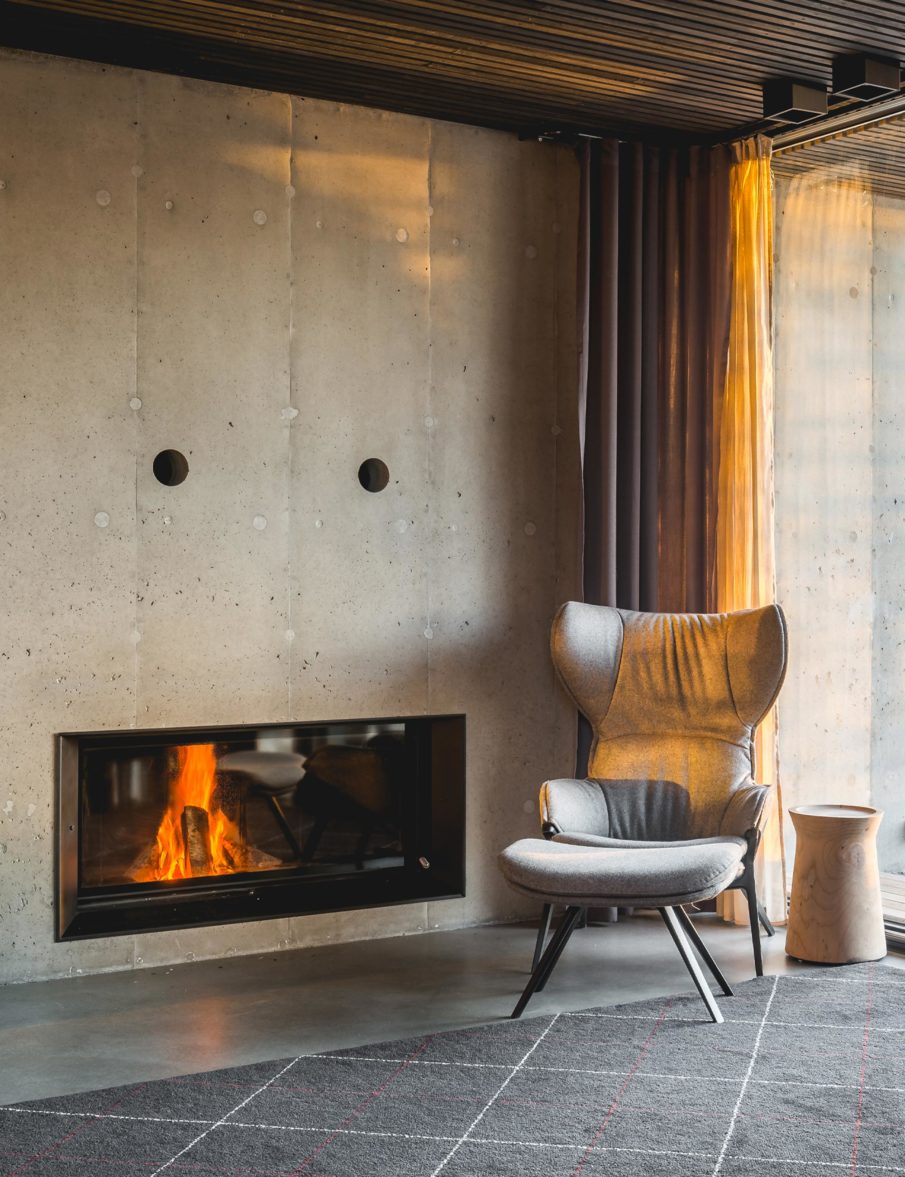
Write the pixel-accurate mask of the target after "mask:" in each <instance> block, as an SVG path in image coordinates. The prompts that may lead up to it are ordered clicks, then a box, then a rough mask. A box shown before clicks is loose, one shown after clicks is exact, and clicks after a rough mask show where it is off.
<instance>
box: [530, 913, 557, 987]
mask: <svg viewBox="0 0 905 1177" xmlns="http://www.w3.org/2000/svg"><path fill="white" fill-rule="evenodd" d="M552 919H553V904H552V903H545V904H544V906H543V908H542V909H541V913H540V927H539V928H538V929H537V941H536V942H535V945H534V959H533V960H532V961H531V971H532V973H533V972H534V970H535V969H536V968H537V965H538V962H539V961H540V958H541V953H542V952H543V951H544V944H545V943H546V940H547V934H548V932H549V931H550V921H551V920H552Z"/></svg>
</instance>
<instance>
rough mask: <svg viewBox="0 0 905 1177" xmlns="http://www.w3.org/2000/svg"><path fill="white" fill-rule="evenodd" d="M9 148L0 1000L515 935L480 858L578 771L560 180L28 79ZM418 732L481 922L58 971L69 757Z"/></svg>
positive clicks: (199, 91) (269, 98) (423, 145)
mask: <svg viewBox="0 0 905 1177" xmlns="http://www.w3.org/2000/svg"><path fill="white" fill-rule="evenodd" d="M0 119H2V125H3V136H2V139H0V179H2V180H5V181H6V187H5V188H2V189H0V262H2V266H3V271H4V283H3V284H2V285H0V310H2V314H0V345H2V353H3V358H4V368H3V370H2V373H0V381H2V388H0V395H2V401H0V457H2V459H3V474H2V477H0V500H2V501H0V510H2V512H3V517H2V518H0V545H2V551H3V553H4V561H3V569H2V573H0V575H2V577H3V591H4V606H5V608H4V614H3V617H2V619H0V633H2V641H0V698H2V702H3V708H4V711H3V714H4V724H5V731H4V736H5V741H6V743H7V745H8V746H9V747H10V748H12V749H13V752H12V753H10V754H8V755H7V757H6V760H5V762H4V768H3V771H2V774H0V922H2V936H0V979H6V980H20V979H27V978H34V977H48V976H59V975H65V974H66V973H68V972H70V971H91V970H97V969H105V968H123V967H134V966H140V965H150V964H153V965H162V964H166V963H168V962H171V961H178V960H186V959H196V958H197V959H200V958H202V957H216V956H222V955H228V954H231V953H235V952H258V951H261V952H271V951H275V950H278V949H280V948H282V947H285V946H287V945H298V944H314V943H323V942H327V941H332V940H341V939H353V938H358V937H364V936H368V937H370V936H387V935H394V934H398V933H399V932H417V931H422V930H425V929H427V928H428V927H436V926H440V925H455V924H461V923H468V922H476V921H484V920H494V919H503V918H505V917H506V916H508V915H509V914H511V913H512V912H514V911H516V910H525V908H524V905H520V904H519V903H518V902H516V900H515V898H514V897H513V896H511V895H510V894H509V893H508V892H507V891H506V890H505V889H504V888H503V886H502V884H501V882H500V880H499V877H498V874H497V871H496V866H495V861H494V859H495V854H496V851H497V850H498V849H499V847H500V846H501V845H503V844H504V843H505V842H506V841H507V840H509V839H510V838H512V837H515V836H516V835H518V834H521V833H529V832H532V831H534V830H536V828H537V826H536V821H537V818H536V796H537V788H538V785H539V784H540V782H541V781H542V780H543V779H544V777H546V776H548V775H550V774H553V773H556V774H560V773H562V772H564V771H569V769H570V768H571V764H572V755H573V739H574V717H573V713H572V711H571V709H570V708H569V707H568V705H567V704H566V702H565V700H564V698H563V696H562V694H561V692H560V691H559V689H558V687H556V685H555V682H554V679H553V674H552V671H551V668H550V664H549V657H548V654H547V631H548V627H549V622H550V619H551V617H552V614H553V612H554V610H555V608H556V606H557V605H558V604H559V603H560V600H561V599H563V598H564V597H567V596H573V595H575V591H576V568H577V555H576V553H577V548H576V539H577V531H576V526H575V521H576V520H577V517H578V512H577V505H578V479H577V446H576V443H575V418H574V411H575V410H574V400H573V396H572V393H573V389H574V376H575V347H574V318H573V311H572V306H573V303H574V289H575V283H574V247H575V221H576V208H575V205H576V198H577V174H576V168H575V162H574V159H573V158H572V156H571V154H570V153H569V152H567V151H565V150H561V149H559V148H551V147H548V146H545V145H541V144H536V143H519V142H518V141H517V140H516V139H515V138H514V137H512V136H506V135H501V134H496V133H492V132H487V131H477V130H470V129H465V128H458V127H450V126H446V125H444V124H439V123H431V122H428V121H425V120H420V119H413V118H406V117H403V116H398V115H389V114H384V113H381V112H375V111H367V110H361V109H356V108H350V107H337V106H335V105H332V104H329V103H319V102H309V101H302V100H298V99H291V100H290V99H289V98H288V97H286V96H283V95H274V94H264V93H259V92H253V91H245V90H237V89H233V88H230V87H221V86H215V85H208V84H203V83H198V82H192V81H186V80H179V79H173V78H163V77H157V76H155V75H150V74H133V73H130V72H128V71H120V70H115V69H106V68H103V67H100V66H92V65H79V64H73V63H67V62H63V61H60V60H58V59H47V58H40V57H36V56H30V55H22V54H15V53H2V54H0ZM108 197H109V199H108ZM165 448H173V449H177V450H180V451H181V452H182V453H183V454H185V456H186V457H187V459H188V462H189V466H190V472H189V475H188V478H187V479H186V481H185V482H184V483H183V484H182V485H180V486H174V487H167V486H163V485H161V484H160V483H159V482H158V481H157V480H156V479H155V478H154V476H153V473H152V469H151V466H152V461H153V458H154V455H155V454H156V453H157V452H158V451H160V450H162V449H165ZM371 457H375V458H380V459H382V460H383V461H385V462H386V464H387V466H388V467H389V472H390V481H389V485H388V486H387V488H386V489H385V490H383V491H382V492H380V493H378V494H370V493H368V492H367V491H365V490H363V489H362V487H361V486H360V485H359V482H358V477H357V472H358V467H359V465H360V463H361V462H362V461H363V460H364V459H366V458H371ZM256 524H257V525H256ZM429 710H432V711H442V710H455V711H465V712H466V713H467V715H468V722H469V754H468V788H469V798H468V801H469V823H468V898H467V899H466V900H465V901H464V902H456V901H452V902H443V903H434V904H430V905H428V904H424V903H419V904H411V905H405V906H402V907H395V908H388V909H377V910H373V911H365V912H348V913H340V914H337V915H315V916H306V917H297V918H293V919H281V920H274V921H265V922H261V923H257V924H241V925H227V926H223V927H219V928H203V929H196V930H190V931H179V932H167V933H157V934H145V935H141V936H135V937H130V936H125V937H119V938H115V939H110V940H95V941H82V942H77V943H71V944H66V945H54V944H53V943H52V842H51V838H52V831H53V819H52V813H51V801H52V790H53V764H52V749H53V734H54V732H57V731H60V730H73V729H100V728H123V727H128V726H130V725H135V724H136V723H137V724H139V725H143V726H156V725H161V726H166V725H174V724H194V723H227V722H245V721H247V722H255V721H260V722H274V721H280V720H283V719H285V718H293V719H298V720H305V719H326V718H339V717H354V716H367V715H380V714H383V715H387V714H394V713H424V712H427V711H429Z"/></svg>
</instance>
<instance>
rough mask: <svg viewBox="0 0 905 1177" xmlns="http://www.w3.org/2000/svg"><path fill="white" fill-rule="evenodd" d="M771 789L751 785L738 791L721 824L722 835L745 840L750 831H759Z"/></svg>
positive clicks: (765, 786) (731, 798) (732, 797)
mask: <svg viewBox="0 0 905 1177" xmlns="http://www.w3.org/2000/svg"><path fill="white" fill-rule="evenodd" d="M771 788H772V785H755V784H751V785H743V786H742V787H741V788H740V789H736V791H735V792H734V793H733V794H732V796H731V797H730V798H729V804H728V805H727V806H726V811H725V813H724V814H723V818H722V820H721V822H720V833H721V834H729V835H732V836H734V837H736V838H744V837H745V835H746V834H747V833H748V831H749V830H756V829H759V828H760V823H761V819H762V818H763V815H764V807H765V805H766V804H767V798H768V797H769V796H770V789H771Z"/></svg>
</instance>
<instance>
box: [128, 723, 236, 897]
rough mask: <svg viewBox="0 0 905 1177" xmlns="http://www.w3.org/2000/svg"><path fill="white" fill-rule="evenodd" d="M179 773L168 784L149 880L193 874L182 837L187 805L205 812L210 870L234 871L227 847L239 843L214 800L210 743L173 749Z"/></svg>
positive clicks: (214, 776)
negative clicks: (184, 811)
mask: <svg viewBox="0 0 905 1177" xmlns="http://www.w3.org/2000/svg"><path fill="white" fill-rule="evenodd" d="M176 756H177V760H178V764H179V770H178V772H177V774H176V776H175V778H174V779H173V781H172V783H171V784H170V801H169V804H168V806H167V808H166V810H165V812H164V815H163V818H162V820H161V822H160V826H159V827H158V830H157V845H156V849H157V854H156V864H155V867H154V869H153V871H152V872H150V873H151V878H152V879H153V881H158V880H164V879H190V878H191V877H192V875H193V870H192V864H191V862H190V860H189V855H188V849H187V847H186V845H185V840H184V838H183V835H182V811H183V810H184V809H185V807H186V806H187V805H189V806H193V807H195V808H197V809H204V810H206V811H207V814H208V820H209V827H210V860H211V868H210V871H205V872H204V873H205V874H208V873H209V874H214V875H223V874H231V873H232V872H233V871H234V870H235V869H236V867H235V864H234V862H233V858H232V856H231V855H230V853H229V848H228V844H229V843H232V844H233V845H235V844H237V843H238V842H239V831H238V830H237V828H236V825H235V823H234V822H233V821H231V820H230V819H229V818H228V817H227V816H226V814H225V813H224V812H223V810H222V809H221V808H220V806H219V805H218V804H216V803H215V801H214V791H215V789H216V787H217V758H216V756H215V755H214V745H213V744H188V745H179V746H178V747H177V748H176Z"/></svg>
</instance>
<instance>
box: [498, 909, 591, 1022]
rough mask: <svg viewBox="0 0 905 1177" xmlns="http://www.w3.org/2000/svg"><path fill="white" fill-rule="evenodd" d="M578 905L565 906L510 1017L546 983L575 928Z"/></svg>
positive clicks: (519, 1012) (522, 1008) (520, 1011)
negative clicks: (557, 925)
mask: <svg viewBox="0 0 905 1177" xmlns="http://www.w3.org/2000/svg"><path fill="white" fill-rule="evenodd" d="M581 910H582V909H581V908H580V907H567V908H566V910H565V913H564V914H563V917H562V920H561V921H560V925H559V927H558V928H557V929H556V932H555V933H554V936H553V939H552V940H551V941H550V943H549V944H548V945H547V951H546V952H545V953H544V955H543V956H542V957H541V958H540V962H539V963H538V966H537V968H536V969H535V970H534V972H533V973H532V974H531V976H530V977H529V978H528V984H527V985H526V986H525V991H524V993H522V995H521V997H520V998H519V999H518V1002H517V1003H516V1006H515V1009H514V1010H513V1011H512V1013H511V1014H510V1017H513V1018H520V1017H521V1016H522V1011H523V1010H524V1008H525V1006H526V1005H527V1004H528V1002H529V1001H530V1000H531V996H532V994H533V993H534V992H535V991H536V990H538V989H543V987H544V985H546V983H547V980H548V978H549V976H550V974H551V973H552V972H553V969H554V968H555V966H556V962H557V961H558V960H559V958H560V956H561V955H562V950H563V949H564V948H565V946H566V942H567V941H568V939H569V937H570V936H571V935H572V932H573V931H574V930H575V924H576V923H577V922H578V917H579V916H580V915H581Z"/></svg>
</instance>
